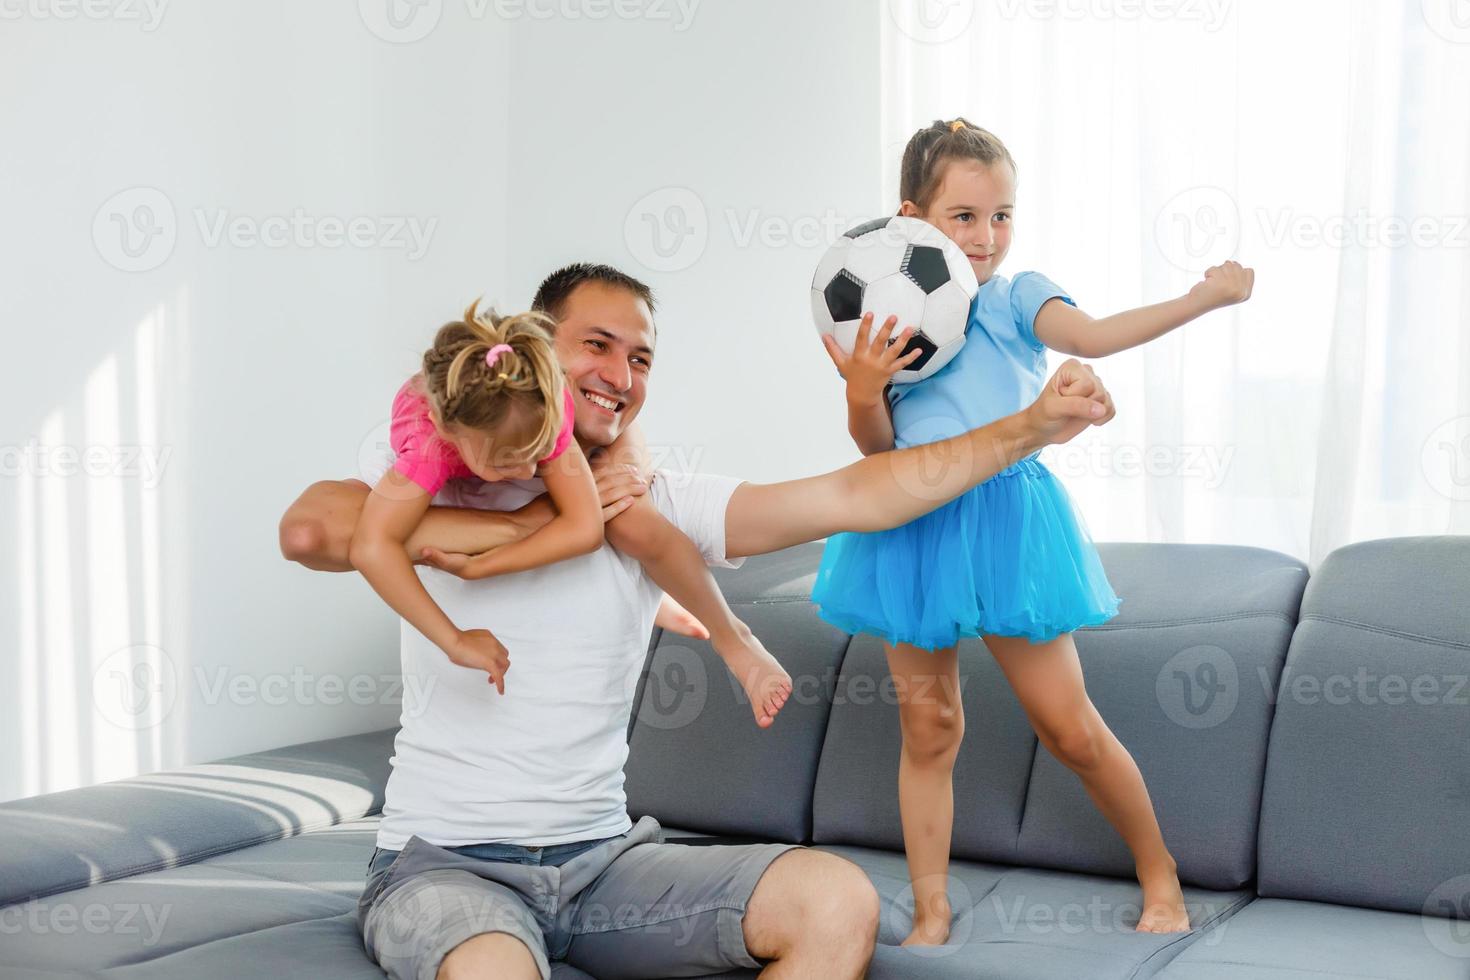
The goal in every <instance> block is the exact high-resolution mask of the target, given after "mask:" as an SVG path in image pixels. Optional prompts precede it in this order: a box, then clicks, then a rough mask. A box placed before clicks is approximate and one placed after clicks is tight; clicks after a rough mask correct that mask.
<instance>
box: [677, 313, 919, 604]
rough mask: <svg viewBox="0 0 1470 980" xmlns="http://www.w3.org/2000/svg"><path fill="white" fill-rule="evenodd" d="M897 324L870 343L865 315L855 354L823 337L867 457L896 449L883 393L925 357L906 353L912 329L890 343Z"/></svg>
mask: <svg viewBox="0 0 1470 980" xmlns="http://www.w3.org/2000/svg"><path fill="white" fill-rule="evenodd" d="M897 324H898V319H897V318H896V317H889V318H888V319H887V321H885V322H884V324H883V329H881V330H879V331H878V335H877V336H876V337H873V338H872V340H871V342H870V341H869V339H868V338H869V334H870V333H871V331H872V328H873V314H871V313H868V314H865V315H864V316H863V319H862V322H861V323H860V324H858V332H857V341H856V342H855V343H854V344H853V348H852V353H851V354H844V353H843V352H842V348H840V347H838V346H837V341H836V340H834V339H833V338H832V337H831V336H830V335H823V337H822V345H823V346H825V347H826V348H827V354H828V355H829V356H830V357H831V358H832V363H833V364H834V365H836V367H837V373H838V374H840V375H842V377H843V379H844V380H846V381H847V431H848V433H849V434H850V435H851V436H852V441H853V442H855V443H857V447H858V450H859V451H860V452H861V453H862V454H863V455H864V456H871V455H873V454H874V453H882V452H887V451H888V450H890V449H892V448H893V438H894V437H893V419H892V417H890V416H889V414H888V399H887V398H886V397H884V393H883V392H884V389H885V388H886V387H887V386H888V379H889V378H891V377H893V375H894V373H895V372H897V371H900V370H902V369H903V368H906V367H908V366H909V365H910V364H911V363H913V361H914V359H915V358H916V357H918V356H919V355H920V354H921V353H923V352H922V351H920V350H912V351H910V352H909V353H907V354H904V353H903V349H904V347H905V345H907V343H908V339H909V337H910V336H912V335H913V328H911V327H906V328H904V330H903V332H902V333H900V334H899V335H898V336H897V337H895V338H893V342H892V343H891V344H890V343H889V338H890V337H891V336H892V335H893V328H894V327H895V326H896V325H897ZM675 598H678V597H677V596H675ZM681 601H682V600H681Z"/></svg>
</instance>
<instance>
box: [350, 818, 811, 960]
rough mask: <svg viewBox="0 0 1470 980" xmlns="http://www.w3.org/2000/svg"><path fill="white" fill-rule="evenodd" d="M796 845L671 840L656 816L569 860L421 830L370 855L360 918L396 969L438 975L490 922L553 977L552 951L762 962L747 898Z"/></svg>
mask: <svg viewBox="0 0 1470 980" xmlns="http://www.w3.org/2000/svg"><path fill="white" fill-rule="evenodd" d="M796 846H797V845H795V844H751V845H739V846H735V845H689V844H666V843H663V842H662V840H661V833H660V830H659V826H658V822H657V821H656V820H654V819H653V818H652V817H644V818H643V819H641V820H639V821H638V823H637V824H636V825H635V826H634V827H633V828H632V829H631V830H629V831H628V832H627V833H626V834H623V835H622V836H620V837H611V838H608V839H607V840H605V841H602V842H600V843H598V844H596V845H595V846H592V847H590V848H589V849H587V850H585V851H581V852H580V853H575V854H574V856H572V857H571V858H570V859H569V860H567V861H566V862H565V863H564V864H561V865H559V866H556V865H547V864H526V863H518V862H509V861H497V860H485V859H482V858H479V857H475V856H471V855H468V854H461V853H457V852H456V851H453V850H450V849H448V848H445V847H440V846H438V845H435V844H430V843H429V842H428V841H425V840H423V839H422V838H419V837H411V838H409V841H408V843H407V844H405V845H404V847H403V850H401V851H399V852H397V856H396V857H393V858H392V863H386V862H385V861H375V862H373V864H372V865H370V867H369V874H368V881H367V884H366V886H365V887H364V889H363V893H362V898H361V899H360V900H359V901H358V905H357V922H358V927H359V928H360V929H361V930H362V936H363V945H364V947H365V948H366V949H367V953H368V955H369V956H371V957H372V958H373V959H374V960H375V961H376V962H377V963H378V965H379V966H381V967H382V968H383V970H384V971H386V972H387V974H388V975H389V976H390V977H393V978H394V980H434V977H435V975H436V974H437V973H438V972H439V964H440V961H441V960H443V959H444V957H445V956H446V955H448V953H449V951H450V950H452V949H454V947H456V946H458V945H459V944H460V943H462V942H464V941H465V940H466V939H469V938H470V937H471V936H476V935H479V934H481V933H487V932H503V933H508V934H509V935H512V936H514V937H516V938H517V939H519V940H520V941H521V942H523V943H525V945H526V948H528V949H529V950H530V951H531V955H532V956H534V957H535V959H536V963H537V965H538V966H539V967H540V968H541V976H542V978H543V980H546V978H549V977H550V975H551V963H552V961H565V962H567V963H569V964H570V965H572V966H574V967H576V968H577V969H579V970H583V971H585V972H587V973H590V974H592V975H593V976H594V977H598V978H600V980H617V978H620V977H628V978H637V980H645V978H648V977H673V976H697V975H700V974H705V973H721V972H724V971H726V970H732V969H735V968H738V967H744V968H756V967H759V966H760V965H761V963H760V961H758V960H757V959H755V958H754V957H753V956H751V955H750V951H749V950H748V949H746V948H745V933H744V930H743V928H742V920H743V919H744V917H745V906H746V904H747V903H748V902H749V901H750V896H751V893H752V892H754V891H755V886H756V882H758V881H759V880H760V877H761V875H763V874H765V871H766V868H768V867H769V866H770V864H771V862H772V861H774V860H775V859H776V858H778V857H779V856H781V855H782V854H784V853H785V852H786V851H788V850H791V849H792V848H794V847H796ZM519 850H522V851H526V850H528V849H519ZM547 850H551V849H550V848H548V849H547ZM392 853H393V852H389V851H385V852H381V854H383V855H384V856H385V857H386V856H388V855H391V854H392ZM374 856H375V857H377V856H378V855H377V854H375V855H374ZM379 865H381V866H379Z"/></svg>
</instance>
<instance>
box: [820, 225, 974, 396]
mask: <svg viewBox="0 0 1470 980" xmlns="http://www.w3.org/2000/svg"><path fill="white" fill-rule="evenodd" d="M979 290H980V284H979V281H978V280H976V278H975V270H974V269H972V268H970V260H969V259H967V258H966V257H965V253H964V252H963V251H961V250H960V247H959V246H958V245H956V244H955V243H954V242H952V241H950V240H949V238H948V236H946V235H945V234H944V232H942V231H940V230H939V229H938V228H935V227H934V226H933V225H931V224H929V223H928V222H927V221H920V220H919V219H918V218H903V217H890V218H878V219H877V220H876V221H869V222H865V223H864V224H861V225H858V226H857V227H856V228H852V229H850V230H849V231H847V232H846V233H845V234H843V236H842V237H841V238H839V239H838V240H837V244H835V245H833V246H832V247H831V248H829V249H828V250H827V254H826V255H823V256H822V261H820V262H818V263H817V274H816V275H815V276H813V277H812V318H813V319H814V320H815V321H816V324H817V332H818V333H821V334H824V335H826V334H830V335H831V336H832V337H834V338H836V340H837V346H839V347H841V348H842V349H843V350H844V351H846V352H847V353H849V354H851V353H852V348H853V343H854V342H855V341H856V340H857V331H858V323H859V322H860V321H861V320H862V318H863V314H864V313H872V314H873V329H874V330H875V331H876V330H878V329H879V328H880V327H882V325H883V322H884V321H885V320H887V319H888V317H890V316H896V317H898V324H897V326H895V327H894V330H893V332H894V335H895V336H896V335H897V334H898V333H899V331H901V330H903V329H904V328H905V327H913V328H914V335H913V336H912V337H911V338H909V342H908V345H907V346H906V347H905V348H904V353H908V352H909V351H911V350H913V349H914V348H915V347H917V348H919V349H920V350H922V351H923V353H922V354H920V355H919V356H918V357H917V358H915V359H914V362H913V363H912V364H910V365H909V366H908V367H906V368H904V369H903V370H902V371H899V372H898V373H897V374H895V375H894V376H893V383H894V384H913V383H914V382H915V381H922V380H924V379H925V378H927V377H929V376H930V375H932V374H934V373H936V372H937V371H938V370H939V369H940V368H942V367H944V366H945V365H946V364H948V363H949V362H950V361H951V360H952V359H953V358H954V356H955V354H957V353H959V350H960V348H961V347H963V346H964V345H965V326H966V324H967V323H968V322H969V318H970V302H971V301H972V300H973V299H974V298H975V294H976V293H977V292H979Z"/></svg>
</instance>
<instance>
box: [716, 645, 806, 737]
mask: <svg viewBox="0 0 1470 980" xmlns="http://www.w3.org/2000/svg"><path fill="white" fill-rule="evenodd" d="M714 647H715V652H716V653H718V654H719V655H720V658H721V659H722V660H724V661H725V666H726V667H728V668H729V669H730V673H731V674H734V675H735V679H736V680H737V681H739V682H740V686H741V687H742V688H744V689H745V696H746V697H747V698H749V699H750V710H751V712H752V713H754V715H755V723H756V724H757V725H759V726H760V727H762V728H769V727H771V722H773V721H775V720H776V712H778V711H780V710H781V707H782V706H783V705H784V704H786V699H787V698H788V697H790V696H791V675H790V674H788V673H786V670H785V668H783V667H782V666H781V665H780V664H779V663H778V662H777V661H776V658H775V657H773V656H771V654H770V653H769V652H768V651H767V650H766V648H765V647H764V646H762V645H761V641H760V640H758V639H756V637H755V634H753V633H751V632H750V630H748V629H741V630H739V631H737V632H736V633H735V635H733V636H730V637H722V638H721V639H720V640H718V641H716V642H715V644H714Z"/></svg>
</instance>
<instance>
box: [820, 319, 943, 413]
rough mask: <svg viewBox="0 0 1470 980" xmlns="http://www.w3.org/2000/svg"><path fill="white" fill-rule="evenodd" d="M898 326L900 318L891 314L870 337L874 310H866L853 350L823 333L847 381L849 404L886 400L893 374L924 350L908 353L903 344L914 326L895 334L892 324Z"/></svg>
mask: <svg viewBox="0 0 1470 980" xmlns="http://www.w3.org/2000/svg"><path fill="white" fill-rule="evenodd" d="M896 326H898V318H897V317H889V318H888V319H887V320H885V321H884V323H883V327H882V329H880V330H879V331H878V333H877V335H876V336H872V338H871V341H870V340H869V337H870V335H871V334H872V329H873V314H871V313H865V314H863V319H862V322H861V323H859V324H858V332H857V341H856V342H855V343H854V344H853V345H852V353H851V354H845V353H843V351H842V348H841V347H839V346H838V345H837V341H836V340H835V339H834V338H833V337H832V336H831V335H830V334H823V335H822V346H823V347H826V348H827V354H828V356H830V357H831V358H832V363H833V364H834V365H836V367H837V373H838V374H840V375H842V377H843V380H845V381H846V382H847V401H848V404H850V405H862V406H871V405H877V404H878V403H879V402H881V401H882V400H883V389H884V388H886V387H887V386H888V382H889V380H890V379H891V378H892V377H893V376H894V374H896V373H898V372H899V371H902V370H903V369H904V368H906V367H908V366H909V365H910V364H912V363H913V362H914V360H915V359H916V358H917V357H918V356H919V355H920V354H922V353H923V350H922V349H921V348H917V347H916V348H914V349H913V350H911V351H909V352H908V353H907V354H905V353H904V348H905V347H906V346H908V342H909V337H911V336H912V335H913V332H914V330H913V328H912V327H905V328H904V329H903V331H902V332H901V333H899V335H898V336H897V337H894V336H893V328H894V327H896Z"/></svg>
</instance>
